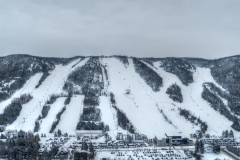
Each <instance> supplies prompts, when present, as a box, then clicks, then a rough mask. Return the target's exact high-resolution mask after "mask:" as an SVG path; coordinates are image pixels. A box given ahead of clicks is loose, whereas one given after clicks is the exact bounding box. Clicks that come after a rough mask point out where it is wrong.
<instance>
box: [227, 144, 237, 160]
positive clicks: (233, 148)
mask: <svg viewBox="0 0 240 160" xmlns="http://www.w3.org/2000/svg"><path fill="white" fill-rule="evenodd" d="M226 148H227V150H228V151H230V152H232V153H234V154H236V155H237V156H239V157H240V148H239V147H236V146H231V145H227V147H226Z"/></svg>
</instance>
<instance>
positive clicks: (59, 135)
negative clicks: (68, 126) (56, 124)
mask: <svg viewBox="0 0 240 160" xmlns="http://www.w3.org/2000/svg"><path fill="white" fill-rule="evenodd" d="M57 135H58V137H61V136H62V132H61V130H60V129H58V131H57Z"/></svg>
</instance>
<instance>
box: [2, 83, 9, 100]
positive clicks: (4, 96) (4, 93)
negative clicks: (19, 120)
mask: <svg viewBox="0 0 240 160" xmlns="http://www.w3.org/2000/svg"><path fill="white" fill-rule="evenodd" d="M0 87H1V86H0ZM9 97H10V95H9V94H8V93H6V92H0V102H2V101H5V100H6V99H8V98H9Z"/></svg>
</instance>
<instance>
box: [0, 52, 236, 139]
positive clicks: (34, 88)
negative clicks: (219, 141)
mask: <svg viewBox="0 0 240 160" xmlns="http://www.w3.org/2000/svg"><path fill="white" fill-rule="evenodd" d="M239 62H240V57H239V56H234V57H226V58H221V59H216V60H205V59H197V58H173V57H171V58H135V57H125V56H111V57H103V56H100V57H81V56H79V57H73V58H43V57H34V56H29V55H10V56H7V57H0V125H1V127H0V132H3V131H4V130H8V129H17V130H24V131H29V130H30V131H34V132H38V133H39V134H41V133H45V134H53V133H54V132H56V131H57V130H61V131H62V132H63V133H68V134H75V131H76V130H103V131H104V132H106V133H108V135H109V136H110V137H111V138H112V139H116V136H117V133H118V132H122V133H131V134H141V135H143V136H147V137H148V138H154V137H155V136H156V137H159V138H161V137H165V133H166V134H168V135H181V136H184V137H189V136H190V134H195V133H199V132H198V130H199V131H200V132H201V133H202V134H205V135H206V134H210V135H219V136H220V135H222V131H225V130H233V132H234V134H235V135H236V137H239V136H240V132H239V131H240V121H239V120H240V117H239V116H240V85H238V80H239V77H240V63H239Z"/></svg>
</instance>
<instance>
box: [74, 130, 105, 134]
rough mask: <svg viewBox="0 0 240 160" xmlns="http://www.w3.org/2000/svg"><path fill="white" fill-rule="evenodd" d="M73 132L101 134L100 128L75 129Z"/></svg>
mask: <svg viewBox="0 0 240 160" xmlns="http://www.w3.org/2000/svg"><path fill="white" fill-rule="evenodd" d="M75 132H76V133H82V134H102V130H77V131H75Z"/></svg>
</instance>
